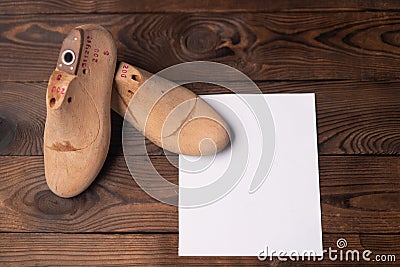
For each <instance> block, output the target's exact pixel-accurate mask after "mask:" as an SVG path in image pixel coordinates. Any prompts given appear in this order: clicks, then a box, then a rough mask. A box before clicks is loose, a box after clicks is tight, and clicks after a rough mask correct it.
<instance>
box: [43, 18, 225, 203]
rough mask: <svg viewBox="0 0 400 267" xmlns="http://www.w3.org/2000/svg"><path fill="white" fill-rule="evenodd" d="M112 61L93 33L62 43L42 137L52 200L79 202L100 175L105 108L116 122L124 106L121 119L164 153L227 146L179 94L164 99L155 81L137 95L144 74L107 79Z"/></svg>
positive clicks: (128, 72) (199, 107) (101, 35)
mask: <svg viewBox="0 0 400 267" xmlns="http://www.w3.org/2000/svg"><path fill="white" fill-rule="evenodd" d="M116 60H117V49H116V45H115V43H114V40H113V38H112V36H111V34H110V33H109V32H108V31H107V30H105V29H104V28H103V27H101V26H98V25H82V26H79V27H77V28H75V29H73V30H72V31H71V32H70V33H69V34H68V36H67V37H66V38H65V39H64V41H63V44H62V48H61V51H60V55H59V58H58V61H57V67H56V69H55V70H54V71H53V73H52V75H51V77H50V79H49V84H48V87H47V94H46V106H47V117H46V125H45V131H44V163H45V175H46V181H47V184H48V186H49V188H50V189H51V190H52V191H53V192H54V193H55V194H56V195H58V196H60V197H66V198H67V197H73V196H76V195H78V194H80V193H81V192H82V191H84V190H85V189H86V188H87V187H88V186H89V185H90V184H91V183H92V182H93V180H94V179H95V178H96V176H97V175H98V173H99V171H100V169H101V168H102V166H103V164H104V161H105V159H106V156H107V152H108V148H109V144H110V132H111V122H110V107H112V108H113V109H114V110H115V111H116V112H117V113H118V114H120V115H121V116H123V117H124V116H125V113H126V111H127V109H128V105H129V110H128V111H129V112H128V114H127V116H126V119H127V120H128V121H129V122H130V123H131V124H132V125H133V126H134V127H136V128H137V129H138V130H139V131H141V132H142V133H143V134H144V135H145V136H146V137H147V138H148V139H150V140H151V141H152V142H154V143H155V144H156V145H158V146H160V147H163V148H165V149H166V150H169V151H171V152H175V153H181V154H186V155H207V154H212V153H216V152H218V151H220V150H222V149H223V148H224V147H225V146H226V145H227V144H228V143H229V134H228V127H227V125H226V123H225V122H224V120H223V119H222V118H221V117H220V116H219V115H218V114H217V112H216V111H215V110H214V109H212V108H211V107H210V106H209V105H208V104H206V103H205V102H204V101H203V100H201V99H200V98H199V97H198V96H197V95H196V94H194V93H193V92H191V91H189V90H188V89H186V88H184V87H181V86H178V87H176V88H174V89H172V90H167V92H164V90H163V87H164V86H163V85H167V84H168V81H166V80H164V79H162V78H157V82H156V83H154V84H153V85H152V86H147V87H146V88H145V90H141V89H142V87H140V85H141V84H143V82H145V81H146V80H147V79H148V78H149V77H150V76H151V74H150V73H148V72H146V71H144V70H142V69H139V68H137V67H133V66H131V65H129V64H127V63H124V62H122V63H121V64H120V65H119V68H118V69H117V73H116V75H115V79H114V72H115V69H116ZM132 78H134V79H132ZM114 80H115V81H114ZM169 83H170V82H169ZM131 101H132V102H134V103H131V104H129V103H130V102H131ZM202 140H208V141H211V142H202Z"/></svg>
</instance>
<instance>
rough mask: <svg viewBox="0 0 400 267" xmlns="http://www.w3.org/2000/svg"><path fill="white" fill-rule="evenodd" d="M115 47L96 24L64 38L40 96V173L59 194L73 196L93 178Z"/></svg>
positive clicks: (105, 139) (105, 144)
mask: <svg viewBox="0 0 400 267" xmlns="http://www.w3.org/2000/svg"><path fill="white" fill-rule="evenodd" d="M116 58H117V49H116V46H115V43H114V40H113V38H112V36H111V34H110V33H109V32H108V31H106V30H105V29H104V28H103V27H101V26H97V25H83V26H79V27H77V28H75V29H73V30H72V31H71V32H70V33H69V34H68V36H67V37H66V38H65V40H64V42H63V44H62V48H61V51H60V55H59V58H58V61H57V67H56V69H55V70H54V71H53V73H52V75H51V77H50V79H49V84H48V87H47V94H46V106H47V117H46V124H45V131H44V163H45V175H46V181H47V184H48V186H49V188H50V189H51V190H52V191H53V192H54V193H55V194H56V195H58V196H60V197H73V196H75V195H78V194H79V193H81V192H82V191H84V190H85V189H86V188H87V187H88V186H89V185H90V184H91V183H92V182H93V180H94V179H95V178H96V176H97V174H98V173H99V171H100V169H101V168H102V166H103V163H104V161H105V159H106V155H107V152H108V148H109V143H110V132H111V131H110V128H111V126H110V124H111V123H110V102H111V91H112V83H113V78H114V71H115V66H116Z"/></svg>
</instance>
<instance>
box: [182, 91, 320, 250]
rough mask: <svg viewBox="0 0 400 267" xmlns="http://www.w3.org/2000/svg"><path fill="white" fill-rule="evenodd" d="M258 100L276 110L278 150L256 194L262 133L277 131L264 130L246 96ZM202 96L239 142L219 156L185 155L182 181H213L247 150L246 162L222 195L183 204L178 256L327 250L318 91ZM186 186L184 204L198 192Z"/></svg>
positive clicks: (191, 183) (190, 183)
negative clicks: (202, 202) (209, 200)
mask: <svg viewBox="0 0 400 267" xmlns="http://www.w3.org/2000/svg"><path fill="white" fill-rule="evenodd" d="M242 97H243V98H242ZM255 98H258V99H257V100H259V99H260V98H265V100H266V101H267V103H268V105H269V107H270V110H271V112H272V117H273V121H274V124H275V151H274V158H273V161H272V165H271V168H270V169H269V173H268V176H267V178H266V179H265V181H264V183H262V184H261V186H260V187H259V188H258V190H256V191H255V192H254V193H250V192H249V188H250V185H251V183H252V181H253V180H254V179H255V177H254V176H255V173H256V171H255V169H257V165H258V160H259V159H260V154H261V153H262V149H263V141H262V134H263V133H262V132H266V131H271V130H269V129H259V128H260V127H259V126H258V125H259V124H258V123H257V120H256V119H255V116H254V114H253V113H252V112H251V108H249V107H246V105H245V104H244V102H243V101H242V100H241V99H244V100H246V101H247V100H248V101H249V102H251V101H252V99H253V100H254V99H255ZM203 99H204V100H206V101H207V102H209V103H210V105H212V106H213V107H214V108H215V109H216V110H217V111H218V112H220V114H221V115H222V116H223V117H224V118H225V119H226V121H227V122H228V124H229V126H230V127H231V131H232V132H233V136H234V138H233V142H232V145H231V147H230V148H228V149H226V150H224V151H222V152H221V153H218V154H217V155H216V157H215V158H214V159H210V157H187V156H182V155H181V156H180V157H179V166H180V170H179V184H180V186H182V187H185V188H198V187H201V186H205V185H210V184H211V183H213V182H215V181H216V180H218V178H219V177H220V176H221V175H222V174H223V173H225V172H226V171H227V168H228V167H227V166H228V165H229V161H230V160H231V158H232V155H238V154H239V155H242V156H243V160H246V158H247V156H248V161H247V165H246V166H247V168H246V170H245V172H244V175H243V176H242V178H241V179H240V181H239V182H238V183H237V184H236V186H235V187H234V188H233V189H232V190H231V191H229V192H228V193H227V194H226V195H225V196H223V197H222V198H220V199H219V200H217V201H215V202H213V203H210V204H207V205H203V206H200V207H192V208H183V207H179V255H180V256H257V255H258V254H259V253H260V251H263V250H264V251H267V254H268V255H271V253H274V251H276V252H279V251H284V252H287V253H290V252H292V253H293V251H296V252H297V253H298V255H303V254H304V252H305V251H310V250H312V251H313V252H314V253H315V254H316V255H321V254H322V230H321V210H320V193H319V175H318V151H317V130H316V116H315V98H314V94H279V95H278V94H274V95H233V94H229V95H212V96H203ZM246 101H245V102H246ZM232 112H234V114H236V115H237V116H232ZM241 125H243V126H244V129H245V132H246V135H247V136H246V135H244V134H243V129H241ZM242 128H243V127H242ZM238 133H239V134H238ZM265 134H267V133H265ZM268 134H271V133H268ZM248 141H249V142H248ZM247 143H248V145H246V144H247ZM246 146H247V148H245V147H246ZM264 148H265V146H264ZM246 149H247V150H248V152H245V154H246V155H244V154H243V153H244V152H243V151H246ZM260 164H263V162H261V163H260ZM229 168H231V167H229ZM181 192H182V189H180V195H179V197H180V199H179V201H180V203H190V200H191V199H190V198H191V195H190V194H181ZM275 255H277V254H275ZM281 255H282V254H281Z"/></svg>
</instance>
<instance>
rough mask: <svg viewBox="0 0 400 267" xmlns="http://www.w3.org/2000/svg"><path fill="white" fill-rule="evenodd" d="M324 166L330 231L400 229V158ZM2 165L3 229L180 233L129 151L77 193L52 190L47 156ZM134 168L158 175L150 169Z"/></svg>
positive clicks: (166, 172) (173, 173) (161, 163)
mask: <svg viewBox="0 0 400 267" xmlns="http://www.w3.org/2000/svg"><path fill="white" fill-rule="evenodd" d="M172 159H175V163H176V162H177V156H173V157H172ZM130 160H135V161H136V162H137V164H138V165H139V166H144V165H145V164H146V163H148V161H149V159H147V157H144V156H135V157H132V158H130ZM150 160H151V162H152V163H153V166H154V167H155V168H156V170H157V171H159V173H160V174H161V175H162V176H163V177H165V178H166V179H167V180H169V181H170V182H172V183H175V184H177V182H178V170H177V169H176V168H175V167H174V166H173V165H171V164H170V163H169V162H168V160H167V159H166V158H165V157H163V156H152V157H150ZM319 165H320V188H321V203H322V204H321V205H322V226H323V232H324V233H375V234H376V233H386V234H392V233H397V234H399V233H400V225H399V221H400V209H399V205H398V203H399V202H400V181H399V179H398V178H399V177H400V169H399V166H400V157H372V156H371V157H352V156H347V157H343V156H321V157H320V159H319ZM0 166H2V168H1V169H0V232H63V233H67V232H68V233H69V232H85V233H86V232H177V231H178V213H177V208H176V207H172V206H168V205H166V204H162V203H160V202H158V201H156V200H154V199H153V198H151V197H150V196H148V195H147V194H146V193H145V192H144V191H143V190H142V189H141V188H140V187H139V186H138V185H137V184H136V183H135V182H134V180H133V179H132V177H131V176H130V173H129V171H128V168H127V167H126V165H125V160H124V158H123V157H122V156H116V157H109V158H108V160H107V161H106V164H105V166H104V168H103V170H102V172H101V173H100V175H99V177H98V178H97V179H96V180H95V182H94V184H92V186H91V187H89V189H88V190H87V191H85V192H83V193H82V194H80V195H79V196H77V197H74V198H71V199H62V198H59V197H57V196H55V195H54V194H52V193H51V192H50V190H49V189H48V187H47V185H46V183H45V178H44V166H43V158H42V157H41V156H30V157H20V156H17V157H11V156H2V157H0ZM134 174H135V176H136V177H138V178H141V179H146V180H147V181H151V180H152V179H153V181H154V179H155V178H154V174H153V173H151V172H150V171H148V170H146V169H145V167H138V168H137V169H135V172H134ZM160 190H163V188H162V187H160Z"/></svg>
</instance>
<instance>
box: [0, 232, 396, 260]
mask: <svg viewBox="0 0 400 267" xmlns="http://www.w3.org/2000/svg"><path fill="white" fill-rule="evenodd" d="M0 238H1V239H0V251H1V252H2V253H1V254H0V263H2V264H13V265H16V266H26V265H29V266H30V265H74V266H76V265H86V266H87V265H90V266H94V265H113V266H114V265H118V266H127V265H129V266H131V265H135V266H136V265H144V266H160V265H171V266H211V265H212V266H266V265H267V266H299V264H300V263H301V262H296V261H294V262H293V261H290V259H289V258H287V261H279V260H278V259H277V258H276V257H275V258H274V259H273V260H270V259H267V260H266V261H265V262H262V261H259V260H258V259H257V257H179V256H178V235H177V234H168V235H165V234H164V235H160V234H144V235H143V234H126V235H116V234H114V235H99V234H91V235H88V234H68V235H65V234H24V235H21V234H16V233H8V234H4V233H3V234H0ZM338 238H343V236H340V235H336V234H327V235H324V240H323V245H324V248H326V249H328V248H329V247H332V248H333V249H334V248H336V240H337V239H338ZM345 238H346V240H347V242H348V247H347V248H346V249H344V250H343V251H344V253H345V252H346V251H347V250H355V249H357V250H359V251H360V254H361V253H362V252H363V251H364V250H367V249H368V250H371V251H373V253H372V254H371V255H370V256H369V257H370V259H371V261H370V262H365V261H362V260H361V262H357V261H353V262H351V261H348V262H343V261H342V262H341V261H339V260H337V261H334V262H333V261H330V260H329V256H328V254H326V255H325V257H324V260H323V261H312V260H311V261H307V262H306V263H307V265H311V266H321V265H323V266H344V264H345V265H346V266H348V265H353V266H359V265H360V263H363V264H365V265H369V266H376V264H377V263H376V262H373V261H372V260H373V259H375V256H376V255H378V254H380V255H381V254H385V255H387V254H390V255H394V256H395V257H396V258H397V259H398V258H399V256H400V253H398V252H397V253H396V252H393V251H396V250H397V251H398V249H399V245H398V244H399V243H400V236H399V235H393V236H388V235H363V234H361V235H357V234H348V235H345ZM32 244H35V245H34V246H32ZM261 249H262V248H261ZM336 253H337V254H332V255H337V256H338V255H339V252H336ZM360 258H361V256H360ZM303 264H304V263H303ZM382 264H384V265H385V266H387V265H389V264H395V262H385V263H382ZM382 266H383V265H382Z"/></svg>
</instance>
